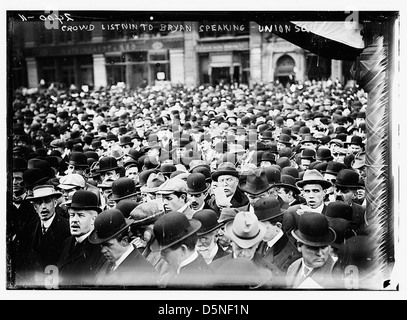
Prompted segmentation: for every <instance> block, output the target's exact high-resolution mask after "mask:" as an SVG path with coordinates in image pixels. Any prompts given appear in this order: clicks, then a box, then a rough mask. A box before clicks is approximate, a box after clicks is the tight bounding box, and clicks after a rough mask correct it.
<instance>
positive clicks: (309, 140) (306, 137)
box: [300, 135, 321, 144]
mask: <svg viewBox="0 0 407 320" xmlns="http://www.w3.org/2000/svg"><path fill="white" fill-rule="evenodd" d="M307 142H311V143H315V144H320V143H321V142H320V141H319V140H318V139H316V138H314V137H313V136H311V135H306V136H304V138H303V139H302V140H301V141H300V143H301V144H303V143H307Z"/></svg>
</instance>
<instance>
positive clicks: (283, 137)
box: [278, 133, 292, 147]
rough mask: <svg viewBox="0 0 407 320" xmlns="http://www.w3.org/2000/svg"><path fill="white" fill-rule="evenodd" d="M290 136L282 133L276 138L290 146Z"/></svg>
mask: <svg viewBox="0 0 407 320" xmlns="http://www.w3.org/2000/svg"><path fill="white" fill-rule="evenodd" d="M291 139H292V138H291V136H289V135H288V134H285V133H282V134H280V137H279V138H278V142H280V143H283V144H285V145H286V146H288V147H290V146H291V144H292V143H291Z"/></svg>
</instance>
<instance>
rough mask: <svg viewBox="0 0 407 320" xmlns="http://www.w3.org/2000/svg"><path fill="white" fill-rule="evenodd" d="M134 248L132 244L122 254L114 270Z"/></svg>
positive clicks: (115, 263)
mask: <svg viewBox="0 0 407 320" xmlns="http://www.w3.org/2000/svg"><path fill="white" fill-rule="evenodd" d="M133 250H134V246H133V245H130V246H129V248H128V249H127V250H126V251H125V252H124V253H123V254H122V256H121V257H120V258H119V259H117V260H116V261H115V262H114V267H113V270H116V268H117V267H118V266H120V264H121V263H122V262H123V261H124V260H125V259H126V258H127V257H128V255H129V254H130V253H132V251H133Z"/></svg>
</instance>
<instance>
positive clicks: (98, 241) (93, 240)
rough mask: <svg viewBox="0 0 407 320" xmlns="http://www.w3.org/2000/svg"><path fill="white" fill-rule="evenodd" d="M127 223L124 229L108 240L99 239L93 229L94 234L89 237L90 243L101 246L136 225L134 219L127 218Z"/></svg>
mask: <svg viewBox="0 0 407 320" xmlns="http://www.w3.org/2000/svg"><path fill="white" fill-rule="evenodd" d="M125 221H126V225H125V226H124V227H122V228H120V230H118V231H116V232H115V233H114V234H112V235H110V236H109V237H106V238H99V237H98V235H97V232H96V229H93V231H92V233H91V234H90V235H89V242H90V243H92V244H101V243H103V242H106V241H109V240H110V239H112V238H114V237H115V236H117V235H118V234H119V233H120V232H122V231H123V230H125V229H126V228H128V227H130V226H131V225H132V224H133V223H134V220H132V219H126V218H125Z"/></svg>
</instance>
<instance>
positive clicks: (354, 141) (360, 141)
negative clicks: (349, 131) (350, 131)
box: [345, 136, 365, 147]
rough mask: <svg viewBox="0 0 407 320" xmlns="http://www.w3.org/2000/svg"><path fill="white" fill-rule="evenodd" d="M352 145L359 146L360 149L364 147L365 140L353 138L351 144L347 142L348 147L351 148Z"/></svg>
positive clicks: (357, 137)
mask: <svg viewBox="0 0 407 320" xmlns="http://www.w3.org/2000/svg"><path fill="white" fill-rule="evenodd" d="M352 144H355V145H358V146H360V147H364V145H365V144H364V143H363V139H362V137H359V136H352V137H351V139H350V141H349V142H345V145H346V146H350V145H352Z"/></svg>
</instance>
